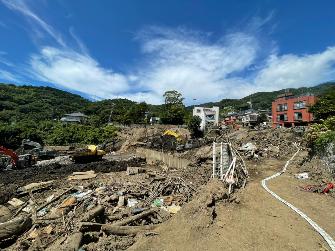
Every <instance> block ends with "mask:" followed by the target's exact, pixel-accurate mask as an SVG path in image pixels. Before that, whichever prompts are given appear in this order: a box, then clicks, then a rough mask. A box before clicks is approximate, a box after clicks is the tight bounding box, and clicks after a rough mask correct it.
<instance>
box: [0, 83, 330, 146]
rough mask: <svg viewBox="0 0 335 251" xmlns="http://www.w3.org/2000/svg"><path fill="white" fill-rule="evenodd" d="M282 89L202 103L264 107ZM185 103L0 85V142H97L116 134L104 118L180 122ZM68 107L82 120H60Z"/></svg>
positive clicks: (321, 88)
mask: <svg viewBox="0 0 335 251" xmlns="http://www.w3.org/2000/svg"><path fill="white" fill-rule="evenodd" d="M334 86H335V84H334V83H325V84H321V85H318V86H315V87H311V88H298V89H290V90H289V91H290V92H293V93H294V94H303V93H313V94H316V95H319V94H323V93H325V92H327V91H329V89H330V88H331V87H333V88H334ZM284 91H285V90H280V91H275V92H259V93H255V94H252V95H250V96H247V97H244V98H242V99H223V100H221V101H220V102H215V103H207V104H203V105H205V106H213V105H217V106H220V108H221V111H223V112H222V113H224V112H225V110H227V107H228V108H229V109H230V110H234V111H239V110H243V109H246V108H248V103H247V102H249V101H251V102H252V104H253V107H254V108H256V109H268V108H270V107H271V102H272V100H273V99H275V98H276V96H277V95H278V94H281V93H283V92H284ZM167 93H169V92H167ZM170 93H174V92H173V91H172V92H170ZM177 93H178V92H177ZM178 95H179V94H178ZM164 107H165V108H164ZM163 108H164V109H163ZM172 108H173V109H172ZM187 108H188V109H186V110H185V109H184V106H183V104H182V96H181V94H180V100H178V102H177V103H176V104H174V103H173V102H172V103H171V104H170V105H165V106H162V105H150V104H146V103H144V102H143V103H136V102H134V101H131V100H127V99H114V100H102V101H96V102H93V101H90V100H87V99H85V98H83V97H81V96H79V95H75V94H71V93H69V92H65V91H61V90H57V89H55V88H51V87H33V86H15V85H7V84H0V145H4V146H7V147H10V148H14V149H15V148H17V147H19V146H20V144H21V141H22V140H23V139H31V140H35V141H38V142H40V143H43V144H57V145H62V144H71V143H84V144H88V143H93V144H98V143H102V142H104V141H105V140H106V139H109V140H110V139H111V137H113V135H115V131H116V130H117V128H115V127H113V126H111V125H108V122H109V120H111V122H115V123H116V124H124V125H127V124H140V123H145V117H148V118H150V117H151V116H159V117H161V118H162V121H163V122H165V123H170V124H181V123H184V124H185V123H187V122H188V121H189V120H190V118H191V116H190V115H191V112H192V106H189V107H187ZM222 108H224V109H222ZM71 112H83V113H85V114H86V115H88V116H89V119H88V121H87V123H86V124H84V125H74V124H72V125H67V124H63V123H61V122H59V119H60V118H61V117H62V116H63V115H64V114H66V113H71ZM176 116H177V117H178V118H176ZM176 119H177V120H176ZM176 121H178V122H176ZM147 122H148V121H147Z"/></svg>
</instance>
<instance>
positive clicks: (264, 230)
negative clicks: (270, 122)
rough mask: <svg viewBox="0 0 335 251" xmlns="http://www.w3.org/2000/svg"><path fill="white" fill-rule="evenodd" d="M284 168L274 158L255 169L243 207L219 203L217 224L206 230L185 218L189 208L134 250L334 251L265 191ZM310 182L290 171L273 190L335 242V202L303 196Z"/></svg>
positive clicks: (243, 195) (240, 202)
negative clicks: (304, 186) (263, 184)
mask: <svg viewBox="0 0 335 251" xmlns="http://www.w3.org/2000/svg"><path fill="white" fill-rule="evenodd" d="M284 164H285V161H284V160H274V159H272V160H268V161H266V162H264V163H263V164H258V165H255V164H252V165H251V180H250V183H249V184H248V185H247V187H246V189H245V190H244V191H243V192H241V193H240V194H239V199H238V200H237V202H238V203H230V204H229V203H228V204H227V203H218V204H217V205H216V210H215V212H216V217H215V219H214V220H213V222H212V223H208V224H207V225H204V224H203V221H201V220H200V221H199V219H198V218H194V217H192V215H188V217H185V214H184V213H183V210H184V211H187V208H183V209H182V211H181V213H180V214H179V215H177V216H175V217H174V218H172V219H171V220H170V221H169V222H167V223H166V224H165V225H163V226H162V227H161V228H160V229H159V230H158V232H159V235H157V236H154V237H149V238H146V239H141V240H140V241H139V242H137V243H135V245H133V246H132V247H131V248H130V250H223V249H225V250H328V246H327V243H326V242H325V241H324V240H323V239H322V238H321V236H320V235H319V234H318V233H317V232H315V231H314V230H313V229H312V228H311V227H310V226H309V225H308V223H307V222H306V221H304V220H303V219H302V218H300V216H298V215H297V214H296V213H294V212H293V211H291V210H290V209H289V208H288V207H286V206H285V205H283V204H282V203H281V202H279V201H277V200H275V199H274V198H273V197H272V196H271V195H270V194H268V193H267V192H266V191H265V190H264V189H263V188H262V187H261V184H260V182H261V180H262V179H263V178H265V177H267V176H270V175H271V174H273V173H274V172H276V171H279V170H281V169H282V167H283V165H284ZM292 168H294V167H292ZM294 171H297V170H296V169H292V172H294ZM305 183H308V181H300V180H297V179H295V178H294V177H293V176H292V174H291V173H290V172H288V173H287V174H284V175H283V176H281V177H279V178H278V179H276V180H273V181H270V182H269V183H268V185H269V188H270V189H273V190H274V192H276V193H277V194H278V195H279V196H282V197H283V198H284V199H287V200H288V201H289V202H290V203H292V204H293V205H295V206H297V207H298V208H300V209H301V210H302V211H304V212H305V213H307V215H308V216H310V217H311V218H312V219H313V220H314V221H315V222H316V223H318V224H319V225H320V226H321V227H323V228H324V229H325V230H326V231H327V232H328V233H329V234H330V235H331V236H332V237H333V238H335V220H334V219H335V217H334V216H335V215H334V211H333V210H332V208H334V207H335V200H334V199H333V198H331V197H329V196H327V195H320V194H314V193H309V192H304V191H300V190H299V188H297V186H298V185H301V184H305Z"/></svg>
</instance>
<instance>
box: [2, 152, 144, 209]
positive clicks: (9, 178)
mask: <svg viewBox="0 0 335 251" xmlns="http://www.w3.org/2000/svg"><path fill="white" fill-rule="evenodd" d="M144 164H145V159H144V158H140V157H136V158H129V159H127V160H104V161H97V162H91V163H86V164H70V165H61V164H58V163H53V164H51V165H47V166H42V167H36V166H34V167H31V168H25V169H22V170H8V171H3V172H1V175H0V204H4V203H6V202H7V201H8V200H9V199H10V198H11V197H13V196H14V195H15V193H16V190H17V189H18V188H19V187H21V186H24V185H26V184H29V183H33V182H40V181H46V180H63V179H64V178H65V177H67V176H68V175H69V174H72V173H73V172H84V171H89V170H94V171H95V172H102V173H108V172H121V171H126V170H127V166H141V165H144Z"/></svg>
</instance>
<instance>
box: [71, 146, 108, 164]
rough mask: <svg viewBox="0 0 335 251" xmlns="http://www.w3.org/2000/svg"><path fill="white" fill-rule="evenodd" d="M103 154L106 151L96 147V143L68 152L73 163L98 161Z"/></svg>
mask: <svg viewBox="0 0 335 251" xmlns="http://www.w3.org/2000/svg"><path fill="white" fill-rule="evenodd" d="M105 154H106V152H105V151H103V150H100V149H98V146H96V145H88V146H87V147H86V148H80V149H76V150H75V151H72V152H70V156H71V158H72V160H73V161H74V162H75V163H87V162H92V161H98V160H101V159H102V157H103V156H104V155H105Z"/></svg>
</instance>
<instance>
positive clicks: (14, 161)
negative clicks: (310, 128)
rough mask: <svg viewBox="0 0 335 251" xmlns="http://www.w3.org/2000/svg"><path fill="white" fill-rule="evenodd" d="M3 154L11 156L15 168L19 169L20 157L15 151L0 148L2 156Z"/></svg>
mask: <svg viewBox="0 0 335 251" xmlns="http://www.w3.org/2000/svg"><path fill="white" fill-rule="evenodd" d="M1 153H2V154H5V155H7V156H9V157H10V158H11V159H12V164H13V167H17V163H18V160H19V157H18V156H17V154H16V153H15V152H14V151H12V150H10V149H7V148H6V147H3V146H0V154H1Z"/></svg>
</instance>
